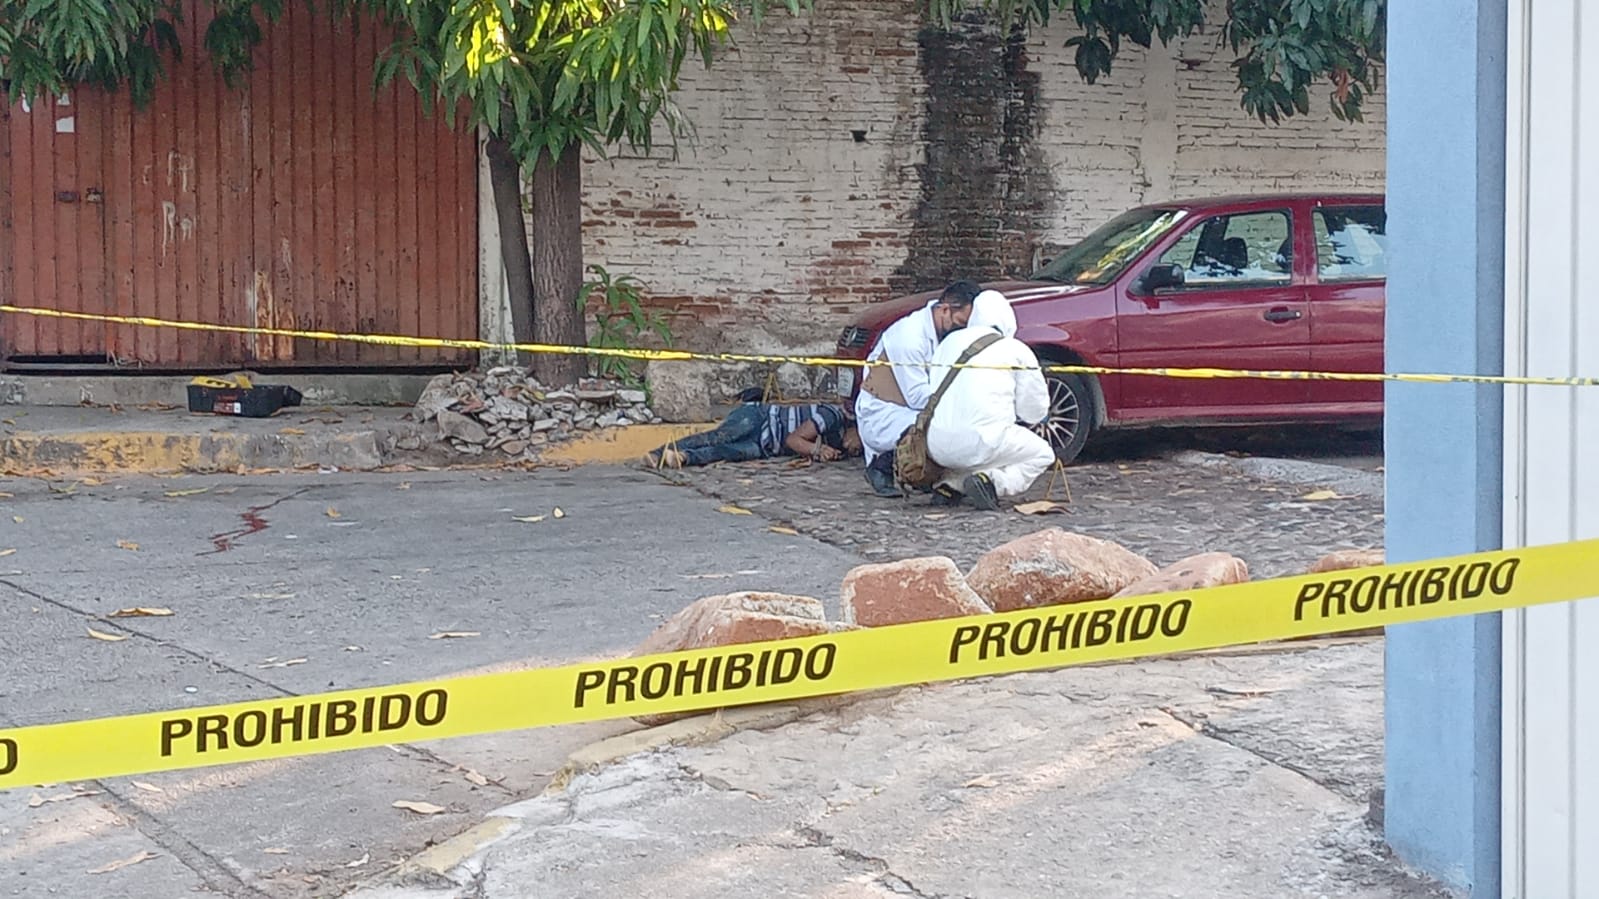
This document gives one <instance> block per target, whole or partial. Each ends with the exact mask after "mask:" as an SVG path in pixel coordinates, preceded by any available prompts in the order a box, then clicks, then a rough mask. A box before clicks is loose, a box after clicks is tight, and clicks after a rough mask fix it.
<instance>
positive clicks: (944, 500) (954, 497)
mask: <svg viewBox="0 0 1599 899" xmlns="http://www.w3.org/2000/svg"><path fill="white" fill-rule="evenodd" d="M960 504H961V494H960V491H958V490H955V489H954V488H951V487H946V486H944V485H943V484H939V485H938V486H937V487H934V488H933V500H932V503H931V505H934V506H958V505H960Z"/></svg>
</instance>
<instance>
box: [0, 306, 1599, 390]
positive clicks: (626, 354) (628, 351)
mask: <svg viewBox="0 0 1599 899" xmlns="http://www.w3.org/2000/svg"><path fill="white" fill-rule="evenodd" d="M7 312H9V313H14V314H17V315H34V316H40V317H45V318H66V319H74V320H79V321H94V322H104V323H107V324H116V325H133V326H137V327H146V328H176V329H179V330H185V331H211V332H221V333H226V334H250V335H258V336H266V337H293V338H296V339H300V340H322V341H344V342H347V343H366V344H375V345H378V346H399V347H411V348H418V349H458V350H478V351H484V350H489V351H498V352H506V353H511V352H515V353H528V354H531V355H540V354H543V355H568V356H571V355H581V356H606V357H610V358H614V359H635V360H639V361H645V362H650V361H660V362H749V363H756V364H774V365H781V364H793V365H804V366H813V367H814V366H822V367H839V366H845V367H850V368H863V367H874V366H890V367H892V366H895V365H900V366H905V367H915V368H927V367H928V366H927V364H925V363H909V362H892V361H889V360H886V359H878V360H872V361H869V362H868V361H863V360H860V359H845V358H841V357H837V356H788V355H780V354H769V353H700V352H692V351H689V350H652V349H635V348H629V347H586V346H567V345H563V344H553V343H496V342H493V341H487V340H458V339H454V338H445V337H407V336H403V335H398V334H348V333H341V332H338V331H312V330H298V329H293V328H258V327H246V326H244V325H217V324H208V323H204V322H186V321H173V320H170V319H164V318H149V317H147V316H137V315H101V314H99V313H93V312H66V311H63V310H60V309H41V308H37V307H33V306H11V305H5V304H0V313H7ZM950 367H951V368H983V369H993V370H999V371H1016V370H1020V369H1021V368H1022V366H1017V365H992V364H984V363H977V362H967V363H962V364H959V365H952V366H950ZM1042 368H1043V370H1044V371H1046V372H1050V373H1058V374H1088V375H1146V376H1151V377H1160V378H1196V379H1202V380H1204V379H1214V378H1252V379H1265V380H1285V381H1365V382H1382V381H1399V382H1407V383H1421V384H1501V385H1517V386H1531V387H1595V386H1599V377H1594V378H1589V377H1570V378H1554V377H1526V376H1510V375H1473V374H1416V373H1406V372H1341V371H1292V370H1280V369H1245V368H1168V367H1159V368H1111V367H1106V366H1101V365H1063V364H1056V363H1051V364H1047V365H1043V366H1042Z"/></svg>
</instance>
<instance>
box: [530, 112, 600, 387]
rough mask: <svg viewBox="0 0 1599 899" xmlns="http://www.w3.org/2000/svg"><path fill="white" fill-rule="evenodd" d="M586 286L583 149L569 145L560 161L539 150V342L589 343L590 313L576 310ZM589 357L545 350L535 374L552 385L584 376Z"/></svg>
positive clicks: (536, 269) (535, 221)
mask: <svg viewBox="0 0 1599 899" xmlns="http://www.w3.org/2000/svg"><path fill="white" fill-rule="evenodd" d="M582 286H583V147H582V145H581V144H576V143H574V144H570V145H568V146H567V147H566V149H565V150H563V151H561V156H560V158H559V159H551V158H550V155H549V153H548V152H541V153H540V154H539V158H538V164H537V165H535V166H534V167H533V308H534V310H535V312H536V314H535V315H534V317H533V336H534V339H535V340H537V341H538V342H540V343H556V344H562V345H566V346H587V345H588V334H587V333H586V330H585V328H584V322H585V319H586V316H584V314H583V311H582V310H580V309H578V308H577V292H578V290H579V289H580V288H581V287H582ZM588 370H589V357H588V356H583V355H564V354H563V355H554V354H542V355H540V356H539V357H538V358H536V359H534V360H533V373H534V374H535V375H536V376H537V377H538V379H539V380H540V381H543V382H544V383H545V384H546V385H550V386H562V385H567V384H572V383H575V382H576V381H577V379H578V378H581V377H585V376H586V375H587V374H588Z"/></svg>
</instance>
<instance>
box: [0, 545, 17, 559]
mask: <svg viewBox="0 0 1599 899" xmlns="http://www.w3.org/2000/svg"><path fill="white" fill-rule="evenodd" d="M16 551H17V548H16V547H15V546H13V547H11V548H10V549H0V558H3V557H5V556H9V555H11V554H13V553H15V552H16Z"/></svg>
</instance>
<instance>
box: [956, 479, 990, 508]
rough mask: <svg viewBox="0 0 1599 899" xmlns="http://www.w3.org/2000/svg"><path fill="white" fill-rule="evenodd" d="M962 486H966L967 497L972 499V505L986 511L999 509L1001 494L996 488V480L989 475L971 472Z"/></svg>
mask: <svg viewBox="0 0 1599 899" xmlns="http://www.w3.org/2000/svg"><path fill="white" fill-rule="evenodd" d="M961 486H962V487H965V488H966V498H967V499H968V500H971V503H972V505H974V506H976V507H977V508H979V509H982V510H983V511H985V512H998V511H999V494H998V493H997V492H996V491H995V490H994V482H993V480H991V479H990V478H989V477H988V475H986V474H983V473H982V472H978V473H977V474H969V475H967V476H966V480H964V481H962V482H961Z"/></svg>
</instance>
